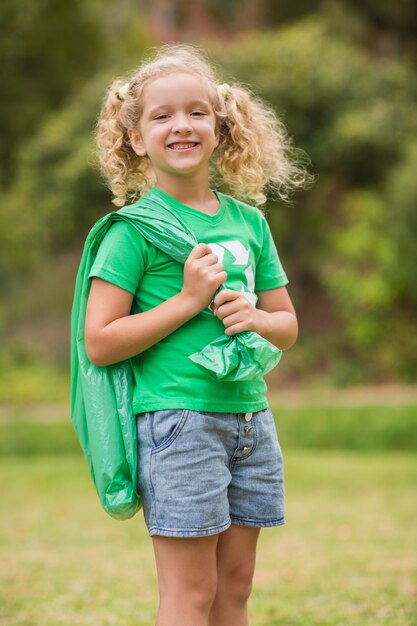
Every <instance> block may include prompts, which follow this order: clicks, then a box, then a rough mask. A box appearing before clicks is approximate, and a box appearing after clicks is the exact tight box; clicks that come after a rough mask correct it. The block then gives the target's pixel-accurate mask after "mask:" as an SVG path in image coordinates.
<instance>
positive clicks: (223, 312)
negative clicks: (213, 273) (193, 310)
mask: <svg viewBox="0 0 417 626" xmlns="http://www.w3.org/2000/svg"><path fill="white" fill-rule="evenodd" d="M257 296H258V306H257V308H255V307H254V306H253V305H252V304H251V303H250V302H249V301H248V300H247V298H245V296H244V295H243V294H242V293H241V292H239V291H233V290H232V289H223V290H222V291H220V293H218V295H217V296H216V298H215V300H214V307H213V311H214V313H215V315H217V317H218V318H219V319H221V320H222V321H223V324H224V326H225V328H226V330H225V333H226V334H227V335H236V333H241V332H242V331H244V330H253V331H255V332H257V333H258V334H259V335H261V336H262V337H264V338H265V339H268V341H270V342H271V343H273V344H274V345H275V346H277V347H278V348H281V350H287V349H288V348H291V346H292V345H293V344H294V343H295V341H296V339H297V335H298V323H297V316H296V313H295V310H294V307H293V304H292V302H291V299H290V296H289V295H288V291H287V289H286V288H285V287H278V288H277V289H268V290H266V291H259V292H258V293H257Z"/></svg>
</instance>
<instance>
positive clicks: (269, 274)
mask: <svg viewBox="0 0 417 626" xmlns="http://www.w3.org/2000/svg"><path fill="white" fill-rule="evenodd" d="M261 224H262V247H261V253H260V256H259V259H258V262H257V265H256V275H255V291H263V290H266V289H276V288H277V287H283V286H284V285H287V284H288V278H287V275H286V273H285V271H284V268H283V267H282V264H281V261H280V258H279V256H278V251H277V248H276V246H275V242H274V239H273V237H272V233H271V230H270V228H269V224H268V222H267V221H266V219H265V218H264V217H263V218H262V222H261Z"/></svg>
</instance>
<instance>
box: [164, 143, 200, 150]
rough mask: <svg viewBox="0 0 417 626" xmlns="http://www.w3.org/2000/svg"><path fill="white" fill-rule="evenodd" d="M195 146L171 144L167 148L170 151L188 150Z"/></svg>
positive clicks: (192, 144)
mask: <svg viewBox="0 0 417 626" xmlns="http://www.w3.org/2000/svg"><path fill="white" fill-rule="evenodd" d="M196 145H197V144H195V143H172V144H171V145H170V146H169V147H170V148H171V150H188V149H189V148H194V146H196Z"/></svg>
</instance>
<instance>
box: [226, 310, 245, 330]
mask: <svg viewBox="0 0 417 626" xmlns="http://www.w3.org/2000/svg"><path fill="white" fill-rule="evenodd" d="M222 322H223V325H224V327H225V328H230V327H231V326H234V325H235V324H240V323H242V324H244V323H245V320H244V318H243V317H242V315H241V314H240V312H236V313H233V315H227V316H226V317H224V318H223V319H222Z"/></svg>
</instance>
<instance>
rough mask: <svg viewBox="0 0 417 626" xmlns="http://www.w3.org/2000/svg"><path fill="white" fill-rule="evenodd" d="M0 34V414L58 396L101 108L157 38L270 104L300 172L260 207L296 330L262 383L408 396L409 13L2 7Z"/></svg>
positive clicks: (342, 6) (364, 7)
mask: <svg viewBox="0 0 417 626" xmlns="http://www.w3.org/2000/svg"><path fill="white" fill-rule="evenodd" d="M0 22H1V27H2V33H3V35H2V38H1V40H0V54H1V57H2V60H3V72H2V74H1V77H0V90H1V94H2V97H1V98H0V128H1V136H2V143H1V147H0V160H1V175H0V184H1V187H2V189H1V191H2V195H1V204H0V287H1V292H2V298H1V304H0V326H1V337H0V381H1V382H0V400H15V399H23V400H42V399H49V400H56V401H58V400H61V399H66V397H67V395H66V394H67V392H68V383H67V380H68V355H69V315H70V308H71V300H72V291H73V284H74V278H75V273H76V269H77V265H78V262H79V258H80V254H81V249H82V245H83V242H84V240H85V237H86V234H87V232H88V230H89V228H90V227H91V225H92V224H93V223H94V221H95V220H96V219H97V218H98V217H99V216H101V215H103V214H105V213H107V212H109V211H110V210H112V209H113V208H114V207H113V205H112V204H111V198H110V194H109V192H108V190H107V189H106V188H105V186H104V184H103V183H102V181H101V180H100V177H99V175H98V174H97V171H96V170H95V166H94V148H93V133H94V125H95V120H96V117H97V114H98V110H99V107H100V102H101V99H102V97H103V93H104V90H105V88H106V86H107V84H108V83H109V81H110V80H111V79H112V78H113V77H115V76H119V75H123V73H124V72H125V71H127V70H129V69H131V68H132V67H134V66H135V65H137V64H138V63H139V62H140V60H141V57H142V56H143V54H144V51H145V50H146V48H147V47H149V46H150V45H155V44H158V43H161V42H163V41H174V40H175V41H185V42H191V43H197V44H199V45H202V46H203V47H205V48H206V49H207V51H208V52H209V55H210V56H211V58H212V59H213V60H214V61H215V62H216V64H217V65H218V66H219V68H220V69H221V72H222V75H223V79H224V80H227V81H233V80H234V79H235V80H238V81H243V82H244V83H247V84H248V85H249V86H250V87H251V88H252V89H253V90H254V91H255V92H256V93H258V94H260V95H261V96H263V97H265V98H266V99H267V100H268V101H269V102H270V103H272V105H273V106H274V108H275V109H276V111H277V113H278V114H279V115H280V117H281V118H282V119H283V121H284V122H285V124H286V126H287V128H288V130H289V133H290V135H291V136H292V137H293V138H294V143H295V144H296V145H297V146H299V147H301V148H302V149H303V150H304V151H305V152H306V153H307V154H308V155H309V157H310V159H311V171H312V172H313V173H314V174H315V176H316V183H315V184H314V186H313V187H312V188H311V189H309V190H308V191H305V192H302V193H299V194H298V195H297V196H296V197H295V198H294V204H293V205H292V206H283V205H281V204H274V203H269V205H268V206H269V209H268V219H269V221H270V224H271V227H272V229H273V233H274V236H275V239H276V241H277V244H278V247H279V250H280V253H281V256H282V258H283V261H284V265H285V267H286V269H287V273H288V275H289V278H290V290H291V295H292V297H293V299H294V302H295V305H296V308H297V312H298V315H299V319H300V338H299V341H298V344H297V346H296V347H295V348H294V349H293V350H292V351H291V353H290V355H289V356H288V357H287V358H285V360H284V361H283V363H282V364H281V365H280V367H279V368H277V370H276V371H275V372H273V373H272V374H271V375H270V376H269V379H268V382H269V385H270V387H271V388H275V387H278V388H279V387H281V388H282V387H287V386H294V385H295V386H297V385H298V384H299V383H300V382H302V383H303V384H306V383H313V384H314V383H317V382H318V383H320V384H324V385H336V386H343V385H345V386H346V385H364V384H379V383H393V382H394V383H411V382H415V380H416V372H417V316H416V304H417V282H416V281H415V268H416V267H417V245H416V243H417V239H416V235H417V211H416V205H417V176H416V172H417V134H416V130H417V107H416V102H417V81H416V70H415V67H416V65H415V63H416V60H417V44H416V41H417V40H416V33H417V15H416V13H415V5H414V3H413V2H412V0H403V1H402V2H400V3H392V2H391V1H389V0H380V1H378V2H376V1H375V0H363V1H362V2H359V1H358V0H350V1H349V0H335V1H331V0H311V1H309V2H306V1H305V0H297V1H290V0H283V1H280V2H274V0H260V1H258V2H256V3H254V2H251V1H249V0H194V2H192V3H191V2H186V1H185V0H176V1H175V0H153V1H149V0H148V1H147V2H145V0H143V1H142V2H140V1H133V0H73V2H71V3H68V2H62V1H61V0H40V1H38V2H33V1H29V0H3V2H2V3H1V5H0Z"/></svg>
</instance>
